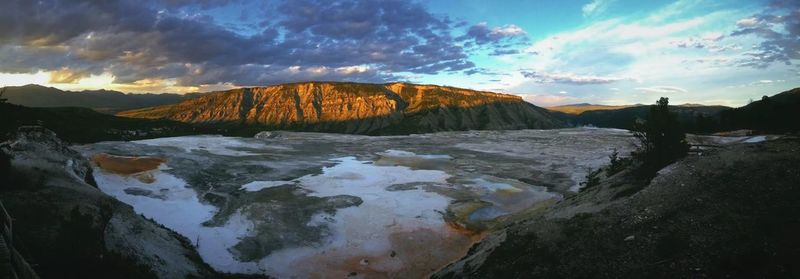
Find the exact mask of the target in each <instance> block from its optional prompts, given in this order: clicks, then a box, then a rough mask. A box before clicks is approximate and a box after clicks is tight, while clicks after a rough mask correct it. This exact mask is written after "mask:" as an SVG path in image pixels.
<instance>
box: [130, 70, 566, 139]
mask: <svg viewBox="0 0 800 279" xmlns="http://www.w3.org/2000/svg"><path fill="white" fill-rule="evenodd" d="M118 116H124V117H133V118H148V119H169V120H176V121H181V122H187V123H196V124H230V125H236V126H255V127H261V128H272V129H289V130H304V131H317V132H339V133H355V134H370V135H378V134H407V133H421V132H436V131H449V130H471V129H486V130H497V129H524V128H538V129H545V128H557V127H561V126H562V124H561V122H560V121H559V120H557V119H555V118H554V117H552V116H551V115H550V113H549V112H548V111H547V110H545V109H542V108H539V107H537V106H534V105H532V104H530V103H527V102H525V101H523V100H522V98H521V97H519V96H513V95H506V94H498V93H492V92H484V91H474V90H467V89H460V88H454V87H445V86H434V85H416V84H408V83H388V84H366V83H344V82H304V83H291V84H281V85H274V86H268V87H256V88H239V89H234V90H229V91H222V92H215V93H210V94H207V95H204V96H201V97H198V98H193V99H189V100H185V101H183V102H180V103H178V104H173V105H164V106H158V107H153V108H144V109H137V110H131V111H124V112H121V113H119V114H118Z"/></svg>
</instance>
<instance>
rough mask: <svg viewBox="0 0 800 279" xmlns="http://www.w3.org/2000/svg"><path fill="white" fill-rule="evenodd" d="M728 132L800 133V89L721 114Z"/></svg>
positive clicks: (722, 122) (722, 121)
mask: <svg viewBox="0 0 800 279" xmlns="http://www.w3.org/2000/svg"><path fill="white" fill-rule="evenodd" d="M720 121H721V126H722V127H723V128H724V129H726V130H736V129H750V130H757V131H764V132H770V133H786V132H797V131H800V88H795V89H792V90H789V91H786V92H782V93H780V94H777V95H774V96H772V97H767V96H764V97H763V98H761V100H758V101H755V102H752V103H750V104H748V105H746V106H743V107H740V108H735V109H730V110H725V111H722V112H721V113H720Z"/></svg>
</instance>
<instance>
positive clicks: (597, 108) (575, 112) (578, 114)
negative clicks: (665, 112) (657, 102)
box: [547, 88, 800, 133]
mask: <svg viewBox="0 0 800 279" xmlns="http://www.w3.org/2000/svg"><path fill="white" fill-rule="evenodd" d="M649 107H650V106H649V105H641V104H637V105H628V106H606V105H594V104H585V103H584V104H572V105H563V106H556V107H548V108H547V109H548V110H550V111H551V114H552V115H553V116H555V117H556V118H558V119H559V120H561V121H563V122H565V123H567V124H568V125H571V126H582V125H592V126H597V127H605V128H619V129H631V128H632V127H633V123H634V122H635V121H636V119H646V118H647V115H648V113H649ZM670 108H671V110H672V111H673V112H674V113H675V114H676V115H677V117H678V120H679V121H680V122H681V123H682V124H683V127H684V129H686V131H688V132H693V133H709V132H718V131H727V130H736V129H751V130H757V131H763V132H774V133H783V132H791V131H797V130H800V121H797V120H800V88H795V89H792V90H789V91H786V92H783V93H780V94H777V95H774V96H772V97H767V96H764V98H762V100H759V101H756V102H753V103H750V104H748V105H746V106H743V107H740V108H730V107H726V106H706V105H699V104H683V105H677V106H670Z"/></svg>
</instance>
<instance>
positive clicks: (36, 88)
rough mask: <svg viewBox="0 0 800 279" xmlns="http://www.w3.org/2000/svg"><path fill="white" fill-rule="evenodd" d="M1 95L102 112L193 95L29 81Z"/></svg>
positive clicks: (23, 101) (25, 101) (20, 101)
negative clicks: (75, 88)
mask: <svg viewBox="0 0 800 279" xmlns="http://www.w3.org/2000/svg"><path fill="white" fill-rule="evenodd" d="M4 89H5V93H4V95H3V98H7V99H8V102H9V103H12V104H17V105H23V106H26V107H84V108H90V109H93V110H96V111H99V112H104V113H111V114H113V113H117V112H120V111H123V110H131V109H136V108H143V107H151V106H158V105H164V104H172V103H177V102H180V101H183V100H185V99H187V98H192V97H195V96H197V94H190V95H180V94H125V93H122V92H118V91H109V90H93V91H91V90H84V91H80V92H73V91H63V90H60V89H57V88H53V87H45V86H41V85H35V84H29V85H25V86H8V87H5V88H4Z"/></svg>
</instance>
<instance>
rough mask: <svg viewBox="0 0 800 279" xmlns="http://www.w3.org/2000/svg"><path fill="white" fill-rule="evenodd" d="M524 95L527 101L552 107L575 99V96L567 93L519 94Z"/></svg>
mask: <svg viewBox="0 0 800 279" xmlns="http://www.w3.org/2000/svg"><path fill="white" fill-rule="evenodd" d="M517 95H519V96H522V98H523V99H525V101H527V102H529V103H531V104H534V105H537V106H540V107H551V106H557V105H564V104H567V103H569V102H571V101H574V100H575V98H574V97H571V96H566V95H553V94H546V93H542V94H538V93H537V94H517Z"/></svg>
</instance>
